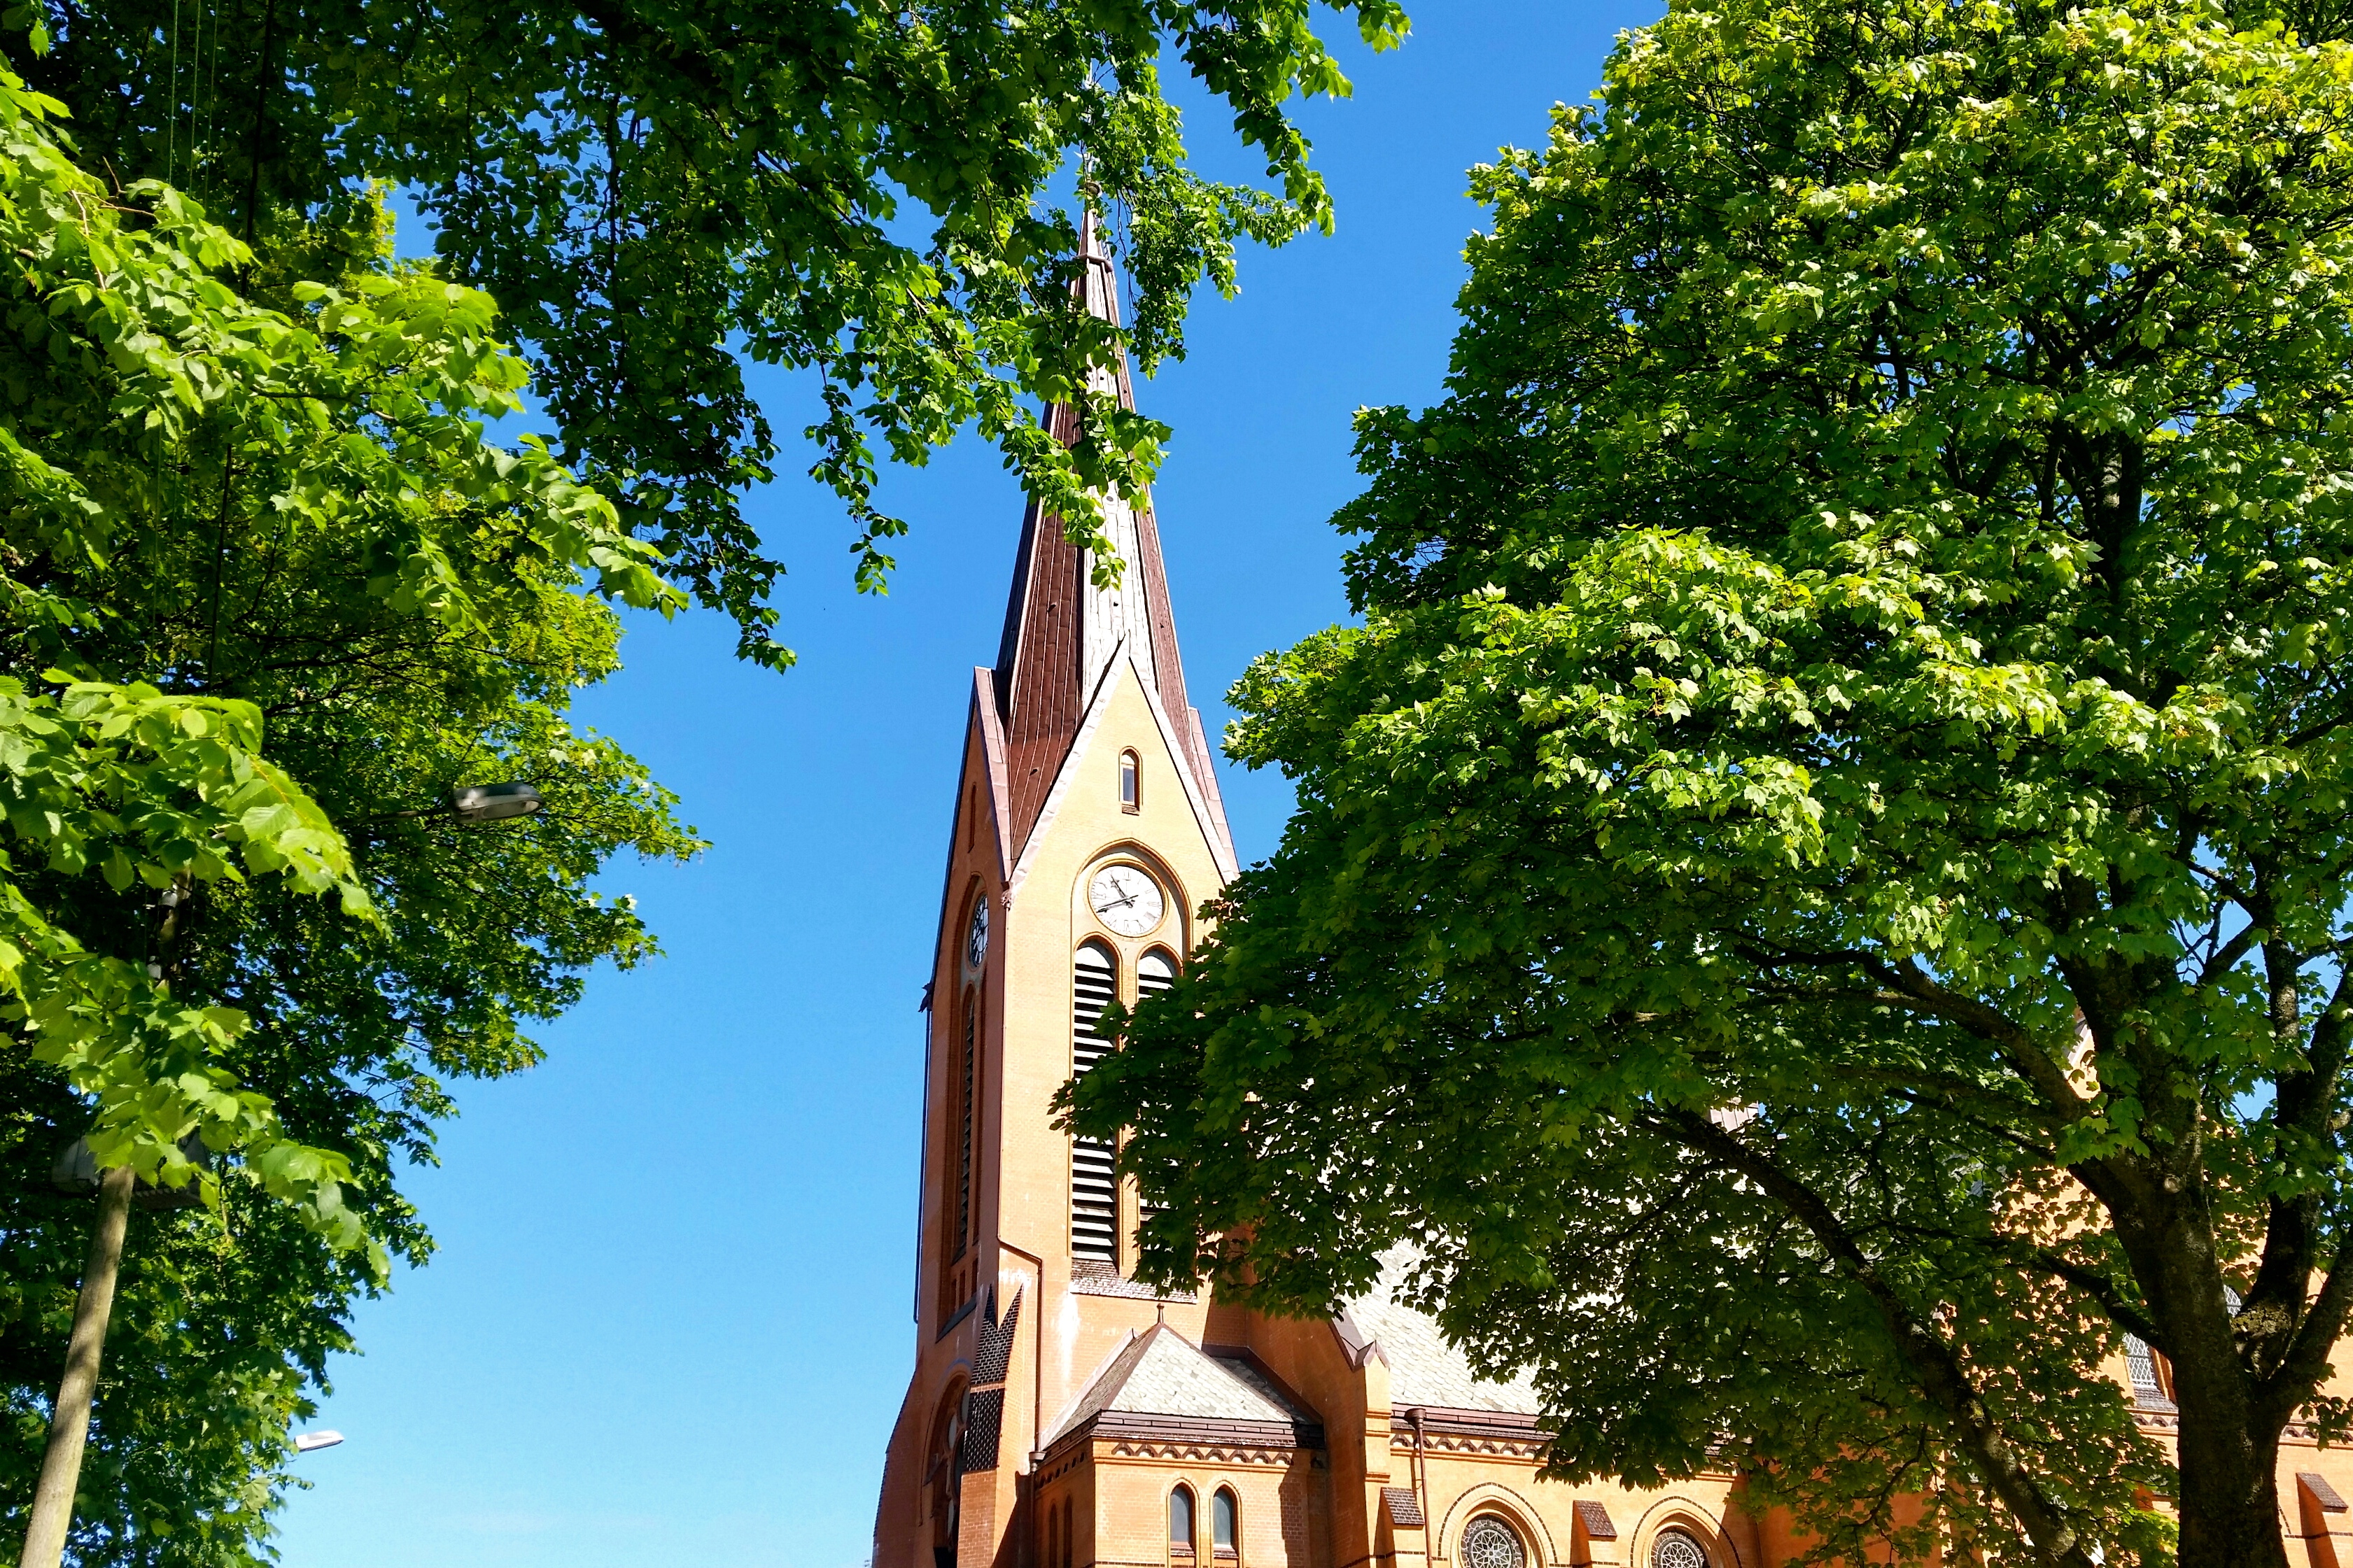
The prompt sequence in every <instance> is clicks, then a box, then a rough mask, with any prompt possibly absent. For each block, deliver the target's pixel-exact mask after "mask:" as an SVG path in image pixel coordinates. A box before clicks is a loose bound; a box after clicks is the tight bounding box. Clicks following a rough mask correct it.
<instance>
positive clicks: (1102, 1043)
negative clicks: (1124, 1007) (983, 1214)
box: [1071, 942, 1119, 1263]
mask: <svg viewBox="0 0 2353 1568" xmlns="http://www.w3.org/2000/svg"><path fill="white" fill-rule="evenodd" d="M1118 995H1119V961H1118V960H1117V959H1115V958H1113V956H1112V953H1111V950H1110V949H1109V948H1107V947H1104V946H1103V944H1102V943H1100V942H1088V943H1087V944H1086V945H1085V946H1083V947H1082V948H1080V949H1079V952H1078V957H1077V958H1076V959H1075V960H1074V961H1073V962H1072V963H1071V1071H1072V1072H1073V1073H1084V1072H1086V1071H1087V1070H1088V1069H1089V1068H1092V1067H1093V1066H1094V1065H1095V1063H1097V1062H1099V1061H1101V1060H1103V1058H1104V1057H1105V1056H1107V1055H1109V1054H1110V1052H1111V1042H1110V1041H1109V1040H1107V1039H1105V1038H1104V1037H1103V1009H1104V1008H1106V1007H1108V1006H1110V1005H1112V1003H1113V1000H1114V999H1115V998H1117V996H1118ZM1112 1162H1113V1149H1112V1146H1111V1145H1110V1144H1109V1143H1106V1142H1103V1141H1101V1140H1100V1139H1095V1138H1073V1139H1071V1257H1073V1258H1095V1259H1098V1260H1100V1261H1102V1262H1105V1263H1115V1262H1117V1261H1118V1258H1119V1184H1118V1182H1117V1181H1116V1179H1115V1178H1114V1177H1113V1173H1112Z"/></svg>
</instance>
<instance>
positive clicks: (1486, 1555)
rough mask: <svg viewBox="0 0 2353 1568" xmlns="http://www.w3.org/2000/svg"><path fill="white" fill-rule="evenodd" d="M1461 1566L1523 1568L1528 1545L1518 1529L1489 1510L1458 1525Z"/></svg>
mask: <svg viewBox="0 0 2353 1568" xmlns="http://www.w3.org/2000/svg"><path fill="white" fill-rule="evenodd" d="M1461 1556H1462V1568H1527V1565H1528V1549H1527V1548H1526V1547H1525V1546H1523V1545H1521V1544H1520V1532H1519V1531H1516V1530H1514V1529H1513V1528H1512V1527H1511V1526H1510V1525H1508V1524H1505V1523H1504V1521H1502V1520H1500V1519H1497V1518H1496V1517H1495V1516H1494V1515H1493V1514H1492V1513H1482V1514H1481V1515H1480V1516H1479V1517H1478V1518H1476V1519H1474V1520H1472V1521H1471V1522H1470V1523H1469V1524H1466V1525H1464V1526H1463V1527H1462V1552H1461Z"/></svg>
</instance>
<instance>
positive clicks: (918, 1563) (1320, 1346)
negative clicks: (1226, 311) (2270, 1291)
mask: <svg viewBox="0 0 2353 1568" xmlns="http://www.w3.org/2000/svg"><path fill="white" fill-rule="evenodd" d="M1085 249H1086V252H1087V260H1086V268H1085V273H1084V276H1083V278H1082V284H1081V286H1082V288H1083V289H1085V291H1086V303H1087V306H1088V308H1089V309H1090V310H1093V311H1094V312H1096V313H1097V314H1098V315H1100V316H1101V317H1103V319H1105V320H1107V321H1116V320H1117V298H1116V289H1115V286H1114V279H1113V274H1112V267H1111V263H1110V261H1109V260H1108V259H1107V258H1105V257H1103V255H1102V254H1101V253H1100V251H1099V249H1098V247H1096V246H1095V245H1094V244H1093V243H1092V226H1090V228H1089V230H1088V242H1087V244H1086V247H1085ZM1115 379H1116V386H1115V388H1111V389H1110V390H1115V391H1116V393H1117V395H1118V396H1119V397H1120V399H1121V400H1122V402H1123V403H1124V404H1125V405H1127V406H1129V407H1133V406H1134V394H1133V389H1132V387H1131V386H1130V384H1129V381H1128V377H1127V374H1126V371H1125V368H1124V365H1123V367H1122V368H1121V370H1120V371H1119V372H1118V373H1117V375H1116V378H1115ZM1072 419H1073V415H1072V412H1071V410H1070V409H1068V408H1057V409H1055V410H1054V411H1053V412H1052V415H1051V416H1050V423H1051V425H1052V427H1053V428H1054V431H1055V434H1056V435H1057V436H1059V437H1062V438H1064V439H1066V440H1067V439H1070V438H1071V433H1072V432H1071V421H1072ZM1105 514H1106V515H1105V521H1106V523H1107V525H1108V531H1110V533H1111V535H1112V538H1113V541H1114V542H1115V543H1116V545H1117V547H1118V551H1119V555H1120V559H1121V562H1122V563H1123V567H1124V570H1123V574H1122V577H1121V580H1120V582H1119V583H1118V584H1117V585H1116V586H1115V587H1113V588H1108V589H1106V588H1103V587H1099V586H1097V585H1095V584H1093V583H1092V578H1091V571H1090V568H1091V564H1092V563H1091V561H1090V560H1089V558H1088V557H1087V556H1086V555H1085V554H1084V553H1083V552H1080V551H1078V550H1076V549H1074V548H1073V547H1072V546H1071V545H1070V544H1069V543H1068V542H1066V541H1065V540H1064V539H1063V537H1062V531H1061V528H1060V524H1059V522H1058V521H1056V520H1055V519H1053V518H1050V517H1045V516H1041V515H1039V512H1038V510H1036V509H1035V508H1034V507H1033V508H1032V509H1031V510H1030V511H1029V515H1028V516H1027V518H1026V519H1025V520H1024V521H1023V523H1022V529H1021V536H1020V543H1019V548H1018V554H1017V555H1016V557H1015V561H1014V567H1013V584H1012V592H1011V595H1010V597H1009V599H1008V604H1007V607H1006V616H1005V634H1004V638H1003V641H1002V642H1001V644H1000V645H999V647H998V650H997V664H996V667H995V668H982V669H976V670H974V671H973V677H972V689H971V706H970V709H969V712H968V715H967V718H966V722H965V742H964V758H963V765H962V769H961V777H960V778H959V780H958V782H957V785H956V795H955V809H954V817H953V830H952V837H951V838H950V840H949V843H948V847H947V863H946V874H945V881H944V888H943V894H942V900H941V915H940V927H939V935H938V942H937V949H936V952H935V954H934V969H933V979H932V984H931V986H930V988H929V990H928V992H927V994H926V1003H925V1012H924V1016H925V1020H926V1023H927V1029H928V1036H927V1037H928V1041H929V1047H928V1050H927V1052H926V1057H925V1063H926V1065H925V1078H924V1089H923V1104H924V1114H923V1186H922V1205H921V1214H920V1219H919V1221H918V1226H919V1230H918V1237H917V1247H916V1257H917V1270H916V1284H915V1303H914V1306H915V1330H916V1331H915V1364H914V1373H913V1377H912V1378H911V1380H910V1381H909V1384H908V1388H907V1394H906V1397H905V1400H904V1402H903V1403H902V1405H901V1407H900V1411H899V1417H898V1422H897V1425H896V1426H895V1428H894V1429H893V1431H892V1436H891V1442H890V1447H889V1450H888V1453H887V1456H886V1458H885V1461H884V1467H883V1473H882V1487H881V1500H880V1504H879V1507H878V1510H877V1512H876V1516H875V1526H874V1555H873V1561H872V1568H1368V1565H1369V1568H1451V1565H1455V1564H1459V1565H1460V1568H1778V1564H1781V1563H1788V1562H1790V1561H1792V1560H1793V1559H1795V1558H1797V1557H1798V1556H1799V1555H1800V1554H1801V1553H1802V1552H1803V1550H1804V1546H1805V1543H1804V1542H1802V1541H1800V1540H1799V1539H1798V1538H1797V1537H1796V1536H1795V1535H1794V1534H1793V1533H1792V1531H1790V1530H1789V1528H1788V1524H1787V1521H1783V1520H1781V1519H1779V1518H1778V1517H1777V1516H1776V1515H1774V1514H1772V1513H1770V1512H1765V1513H1763V1515H1762V1517H1752V1516H1751V1515H1750V1514H1749V1513H1748V1512H1747V1511H1746V1510H1744V1509H1743V1507H1742V1506H1741V1502H1742V1495H1743V1489H1742V1485H1741V1478H1740V1477H1739V1476H1737V1475H1735V1474H1730V1473H1726V1474H1722V1475H1703V1476H1701V1477H1698V1478H1696V1479H1692V1480H1689V1481H1685V1482H1681V1483H1677V1484H1675V1485H1672V1486H1670V1487H1668V1488H1666V1489H1660V1490H1643V1489H1631V1488H1625V1487H1610V1486H1586V1487H1576V1488H1572V1487H1568V1486H1565V1485H1563V1484H1561V1483H1558V1482H1555V1481H1548V1480H1539V1479H1537V1471H1538V1469H1539V1468H1540V1467H1541V1465H1542V1461H1543V1451H1544V1434H1543V1429H1542V1427H1541V1426H1540V1424H1539V1420H1538V1415H1537V1402H1536V1398H1535V1392H1534V1390H1533V1389H1532V1388H1531V1387H1529V1386H1528V1385H1527V1384H1524V1383H1514V1384H1498V1383H1493V1382H1488V1381H1482V1380H1481V1379H1480V1378H1478V1377H1476V1376H1474V1375H1473V1374H1472V1371H1471V1369H1470V1367H1469V1365H1468V1364H1467V1363H1465V1361H1464V1360H1463V1358H1462V1357H1461V1355H1460V1354H1458V1353H1457V1352H1455V1351H1454V1349H1453V1348H1452V1347H1451V1345H1450V1344H1449V1343H1448V1342H1446V1340H1445V1338H1444V1336H1443V1335H1441V1334H1440V1332H1439V1330H1438V1328H1437V1325H1436V1324H1435V1323H1434V1322H1432V1321H1430V1319H1429V1318H1427V1317H1425V1316H1423V1315H1422V1314H1420V1313H1419V1312H1416V1311H1414V1310H1410V1309H1409V1308H1407V1307H1405V1306H1403V1305H1401V1304H1400V1303H1399V1302H1398V1300H1397V1297H1396V1292H1395V1289H1394V1287H1395V1284H1396V1279H1397V1275H1398V1266H1399V1265H1401V1262H1402V1260H1393V1262H1392V1267H1391V1268H1390V1269H1389V1270H1388V1271H1387V1272H1385V1274H1384V1275H1383V1277H1382V1278H1381V1279H1379V1280H1378V1281H1377V1283H1376V1285H1375V1287H1374V1289H1373V1290H1372V1292H1371V1293H1370V1294H1369V1295H1367V1296H1366V1297H1365V1298H1364V1299H1362V1300H1355V1301H1350V1302H1348V1303H1346V1304H1345V1307H1344V1308H1343V1310H1340V1311H1339V1312H1337V1313H1336V1314H1335V1315H1334V1316H1333V1317H1331V1318H1330V1319H1328V1320H1325V1321H1286V1320H1280V1319H1273V1318H1269V1317H1265V1316H1261V1315H1260V1314H1257V1313H1254V1312H1250V1311H1244V1310H1239V1309H1236V1308H1233V1307H1229V1306H1221V1305H1220V1304H1219V1302H1217V1301H1216V1300H1208V1299H1204V1298H1202V1297H1198V1296H1184V1297H1174V1298H1167V1297H1161V1296H1159V1295H1158V1294H1157V1293H1156V1292H1155V1291H1154V1290H1153V1289H1150V1288H1147V1287H1145V1286H1144V1285H1141V1284H1138V1283H1136V1282H1134V1280H1133V1279H1131V1277H1130V1276H1131V1273H1132V1268H1133V1265H1134V1229H1135V1225H1136V1220H1137V1197H1136V1194H1135V1191H1134V1186H1133V1184H1130V1183H1128V1182H1126V1181H1124V1180H1123V1179H1122V1178H1121V1177H1119V1176H1118V1174H1117V1173H1115V1171H1114V1168H1113V1155H1114V1151H1113V1149H1112V1148H1111V1147H1109V1146H1107V1145H1103V1144H1099V1143H1094V1142H1089V1141H1086V1140H1083V1139H1073V1138H1072V1137H1071V1136H1070V1135H1069V1134H1067V1133H1064V1132H1062V1131H1058V1130H1057V1129H1056V1128H1055V1127H1054V1126H1053V1124H1052V1112H1051V1110H1050V1101H1051V1100H1052V1098H1053V1095H1054V1092H1055V1090H1056V1089H1059V1088H1060V1086H1061V1085H1062V1084H1063V1082H1064V1081H1065V1080H1067V1079H1069V1078H1071V1075H1072V1074H1074V1073H1083V1072H1085V1071H1086V1070H1087V1069H1088V1068H1090V1067H1091V1066H1092V1065H1093V1064H1094V1063H1095V1062H1096V1061H1097V1060H1099V1059H1100V1058H1102V1056H1103V1053H1105V1052H1106V1051H1108V1050H1109V1049H1111V1048H1112V1043H1111V1042H1110V1041H1109V1040H1107V1039H1106V1038H1104V1037H1103V1034H1102V1033H1101V1032H1100V1028H1099V1023H1100V1020H1101V1018H1102V1016H1103V1011H1104V1009H1105V1008H1106V1007H1107V1006H1108V1005H1110V1004H1111V1003H1112V1002H1113V1001H1114V1000H1116V1001H1118V1002H1121V1003H1123V1004H1126V1005H1134V1003H1135V1001H1136V1000H1137V998H1138V997H1139V996H1140V995H1142V994H1148V993H1150V992H1152V991H1154V990H1155V989H1157V988H1159V987H1162V986H1165V985H1166V984H1168V983H1169V981H1170V979H1171V978H1172V977H1173V976H1174V975H1175V974H1176V969H1177V965H1178V964H1180V963H1183V962H1184V958H1185V955H1186V953H1187V952H1189V951H1191V948H1192V946H1193V943H1194V942H1195V941H1196V940H1197V939H1198V936H1199V934H1200V933H1199V932H1198V931H1197V930H1196V929H1195V922H1196V918H1197V917H1196V913H1195V911H1197V910H1198V909H1199V908H1200V907H1201V905H1202V904H1203V902H1204V901H1205V900H1208V899H1210V898H1212V897H1214V896H1215V895H1216V894H1217V892H1218V891H1219V889H1221V888H1222V887H1223V886H1224V885H1225V883H1226V882H1227V881H1228V880H1229V879H1231V878H1232V877H1233V876H1234V875H1235V873H1236V871H1237V869H1238V867H1237V863H1236V859H1235V855H1234V847H1233V840H1232V836H1231V834H1230V833H1229V831H1228V829H1227V826H1226V818H1225V811H1224V807H1223V805H1222V804H1221V803H1220V801H1219V794H1218V780H1217V773H1216V771H1215V769H1214V767H1213V766H1212V763H1211V752H1210V748H1209V742H1208V737H1207V736H1206V734H1205V733H1204V731H1203V729H1202V724H1201V718H1200V714H1199V713H1198V711H1197V710H1195V709H1194V708H1193V706H1192V705H1191V704H1190V703H1189V702H1188V701H1187V698H1186V689H1185V671H1184V666H1183V663H1182V661H1181V659H1180V658H1179V655H1178V652H1177V644H1176V623H1175V620H1174V617H1173V613H1172V607H1171V605H1170V600H1169V592H1168V582H1167V576H1166V572H1165V570H1164V569H1163V566H1162V562H1161V554H1160V539H1159V521H1158V520H1157V519H1156V518H1155V515H1154V513H1153V510H1152V506H1151V502H1150V500H1149V499H1148V498H1145V499H1143V500H1139V501H1138V502H1137V503H1135V504H1134V505H1130V504H1127V503H1125V502H1123V501H1120V500H1112V501H1110V502H1108V503H1107V504H1106V508H1105ZM2115 1373H2116V1376H2117V1377H2118V1379H2119V1380H2120V1381H2123V1382H2125V1383H2126V1384H2128V1386H2129V1387H2130V1388H2131V1390H2132V1394H2133V1398H2134V1405H2135V1410H2136V1416H2137V1419H2138V1421H2139V1422H2140V1424H2141V1426H2142V1428H2143V1430H2145V1431H2147V1432H2149V1433H2150V1434H2151V1435H2152V1436H2156V1437H2158V1440H2159V1441H2167V1440H2168V1435H2169V1433H2170V1432H2171V1430H2172V1427H2173V1422H2174V1415H2173V1404H2172V1401H2171V1400H2170V1399H2169V1398H2168V1396H2167V1393H2166V1369H2165V1367H2164V1366H2163V1363H2162V1362H2161V1359H2160V1358H2158V1357H2155V1356H2153V1355H2151V1354H2150V1353H2149V1352H2148V1351H2147V1348H2146V1347H2144V1346H2139V1345H2138V1344H2137V1342H2136V1343H2135V1344H2133V1345H2132V1346H2130V1347H2129V1348H2128V1351H2127V1353H2126V1354H2125V1355H2124V1356H2122V1357H2120V1358H2119V1360H2118V1364H2117V1365H2116V1368H2115ZM2281 1472H2282V1473H2281V1477H2280V1498H2281V1502H2282V1518H2281V1521H2280V1524H2281V1530H2282V1532H2283V1534H2284V1536H2285V1537H2286V1538H2287V1539H2286V1545H2287V1548H2288V1557H2289V1561H2290V1563H2291V1564H2293V1565H2294V1568H2353V1513H2348V1509H2347V1503H2346V1501H2345V1495H2344V1494H2345V1493H2347V1492H2353V1463H2348V1460H2347V1459H2346V1458H2345V1457H2344V1456H2342V1455H2341V1454H2339V1453H2330V1454H2327V1455H2325V1456H2324V1455H2322V1454H2321V1453H2320V1452H2319V1451H2318V1450H2317V1449H2316V1448H2315V1447H2314V1446H2313V1445H2312V1442H2311V1440H2310V1438H2309V1437H2306V1436H2298V1435H2297V1432H2296V1430H2295V1429H2294V1428H2291V1431H2290V1436H2289V1437H2288V1440H2287V1442H2286V1444H2285V1445H2284V1447H2283V1451H2282V1457H2281ZM2340 1489H2342V1490H2341V1491H2340Z"/></svg>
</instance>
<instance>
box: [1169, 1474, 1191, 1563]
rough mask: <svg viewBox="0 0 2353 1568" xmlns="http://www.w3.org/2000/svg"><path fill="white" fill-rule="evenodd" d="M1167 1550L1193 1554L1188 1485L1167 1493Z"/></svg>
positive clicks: (1188, 1554) (1189, 1490)
mask: <svg viewBox="0 0 2353 1568" xmlns="http://www.w3.org/2000/svg"><path fill="white" fill-rule="evenodd" d="M1168 1550H1169V1551H1171V1552H1183V1553H1185V1555H1187V1556H1188V1557H1189V1556H1191V1555H1192V1554H1193V1489H1192V1488H1190V1487H1188V1486H1182V1485H1180V1486H1178V1487H1177V1489H1176V1490H1175V1491H1173V1492H1170V1493H1169V1494H1168Z"/></svg>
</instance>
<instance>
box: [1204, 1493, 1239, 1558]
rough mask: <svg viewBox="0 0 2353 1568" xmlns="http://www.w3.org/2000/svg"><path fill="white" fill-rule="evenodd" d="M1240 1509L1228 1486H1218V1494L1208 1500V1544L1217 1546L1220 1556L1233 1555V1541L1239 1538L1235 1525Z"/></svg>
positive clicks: (1237, 1521) (1237, 1522)
mask: <svg viewBox="0 0 2353 1568" xmlns="http://www.w3.org/2000/svg"><path fill="white" fill-rule="evenodd" d="M1240 1511H1241V1506H1240V1503H1238V1502H1237V1501H1235V1500H1234V1494H1233V1489H1231V1488H1230V1487H1219V1489H1218V1495H1217V1496H1215V1497H1213V1498H1211V1499H1210V1500H1209V1544H1210V1545H1212V1546H1214V1547H1216V1548H1217V1550H1218V1555H1219V1556H1220V1557H1231V1556H1233V1555H1234V1542H1236V1541H1237V1540H1238V1539H1240V1532H1239V1531H1238V1530H1237V1529H1236V1526H1237V1525H1238V1524H1239V1523H1240V1520H1239V1518H1238V1517H1237V1516H1238V1515H1239V1514H1240Z"/></svg>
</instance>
